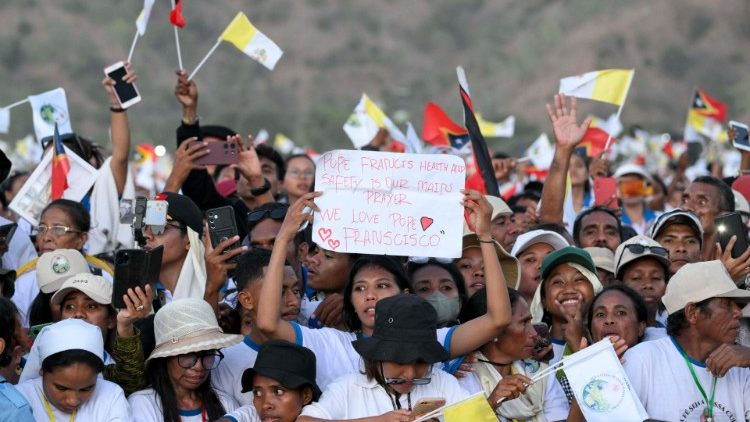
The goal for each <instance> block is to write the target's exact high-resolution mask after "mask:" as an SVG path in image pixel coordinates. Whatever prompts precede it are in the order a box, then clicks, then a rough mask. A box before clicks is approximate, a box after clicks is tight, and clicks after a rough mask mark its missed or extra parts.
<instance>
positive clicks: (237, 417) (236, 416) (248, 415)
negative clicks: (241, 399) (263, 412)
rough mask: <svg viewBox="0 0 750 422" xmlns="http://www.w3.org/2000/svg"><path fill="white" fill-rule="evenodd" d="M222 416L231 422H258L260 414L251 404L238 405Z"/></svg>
mask: <svg viewBox="0 0 750 422" xmlns="http://www.w3.org/2000/svg"><path fill="white" fill-rule="evenodd" d="M224 417H225V418H227V419H229V420H230V421H232V422H260V416H258V412H256V411H255V407H254V406H253V405H249V406H242V407H238V408H236V409H234V412H230V413H227V414H226V415H224Z"/></svg>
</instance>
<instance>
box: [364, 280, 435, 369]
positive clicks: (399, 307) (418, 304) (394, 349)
mask: <svg viewBox="0 0 750 422" xmlns="http://www.w3.org/2000/svg"><path fill="white" fill-rule="evenodd" d="M436 330H437V313H436V312H435V308H433V307H432V305H430V303H429V302H427V301H426V300H424V299H422V298H421V297H419V296H417V295H413V294H399V295H396V296H391V297H388V298H385V299H381V300H380V301H378V303H377V305H375V330H374V331H373V333H372V337H367V338H360V339H358V340H355V341H353V342H352V345H353V346H354V349H355V350H356V351H357V353H359V354H360V355H361V356H362V357H363V358H366V359H370V360H374V361H381V362H396V363H402V364H403V363H414V362H419V361H421V362H425V363H436V362H442V361H445V360H448V359H450V353H448V351H447V350H445V349H444V348H443V346H442V345H441V344H440V343H439V342H438V341H437V332H436Z"/></svg>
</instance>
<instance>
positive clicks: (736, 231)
mask: <svg viewBox="0 0 750 422" xmlns="http://www.w3.org/2000/svg"><path fill="white" fill-rule="evenodd" d="M714 222H715V225H716V234H717V241H718V242H719V245H721V249H722V250H723V249H726V247H727V244H728V243H729V239H731V238H732V236H734V235H736V236H737V240H736V241H735V242H734V246H733V247H732V258H737V257H738V256H740V255H742V254H743V253H744V252H745V251H746V250H747V248H748V241H747V229H746V228H745V225H744V224H742V216H741V215H740V214H739V213H737V212H730V213H726V214H722V215H720V216H718V217H716V220H714Z"/></svg>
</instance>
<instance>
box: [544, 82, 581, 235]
mask: <svg viewBox="0 0 750 422" xmlns="http://www.w3.org/2000/svg"><path fill="white" fill-rule="evenodd" d="M547 114H548V115H549V118H550V120H551V121H552V128H553V129H554V133H555V154H554V156H553V158H552V165H551V166H550V169H549V174H548V175H547V180H546V181H545V182H544V188H542V201H541V205H540V208H539V220H540V222H541V223H559V224H562V223H563V202H564V201H565V180H566V178H567V177H568V167H569V166H570V156H571V155H572V154H573V149H575V147H576V146H577V145H578V144H580V143H581V141H582V140H583V135H584V134H585V133H586V129H588V127H589V125H590V124H591V117H587V118H586V120H584V121H583V123H581V124H580V125H578V124H577V119H578V116H577V113H576V98H575V97H571V99H570V110H568V106H567V101H566V99H565V94H558V95H555V107H554V109H553V108H552V106H551V105H549V104H547Z"/></svg>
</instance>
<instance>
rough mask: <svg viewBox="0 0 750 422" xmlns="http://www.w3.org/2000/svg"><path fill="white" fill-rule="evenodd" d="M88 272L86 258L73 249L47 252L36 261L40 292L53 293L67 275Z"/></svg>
mask: <svg viewBox="0 0 750 422" xmlns="http://www.w3.org/2000/svg"><path fill="white" fill-rule="evenodd" d="M90 272H91V269H89V264H88V262H86V258H85V257H84V256H83V254H82V253H80V252H78V251H77V250H75V249H57V250H54V251H51V252H47V253H45V254H43V255H42V256H40V257H39V259H38V260H37V261H36V282H37V284H38V285H39V290H41V291H42V293H53V292H54V291H55V290H57V289H59V288H60V286H61V285H62V284H63V282H64V281H65V279H67V278H68V277H71V276H74V275H76V274H81V273H90Z"/></svg>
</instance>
